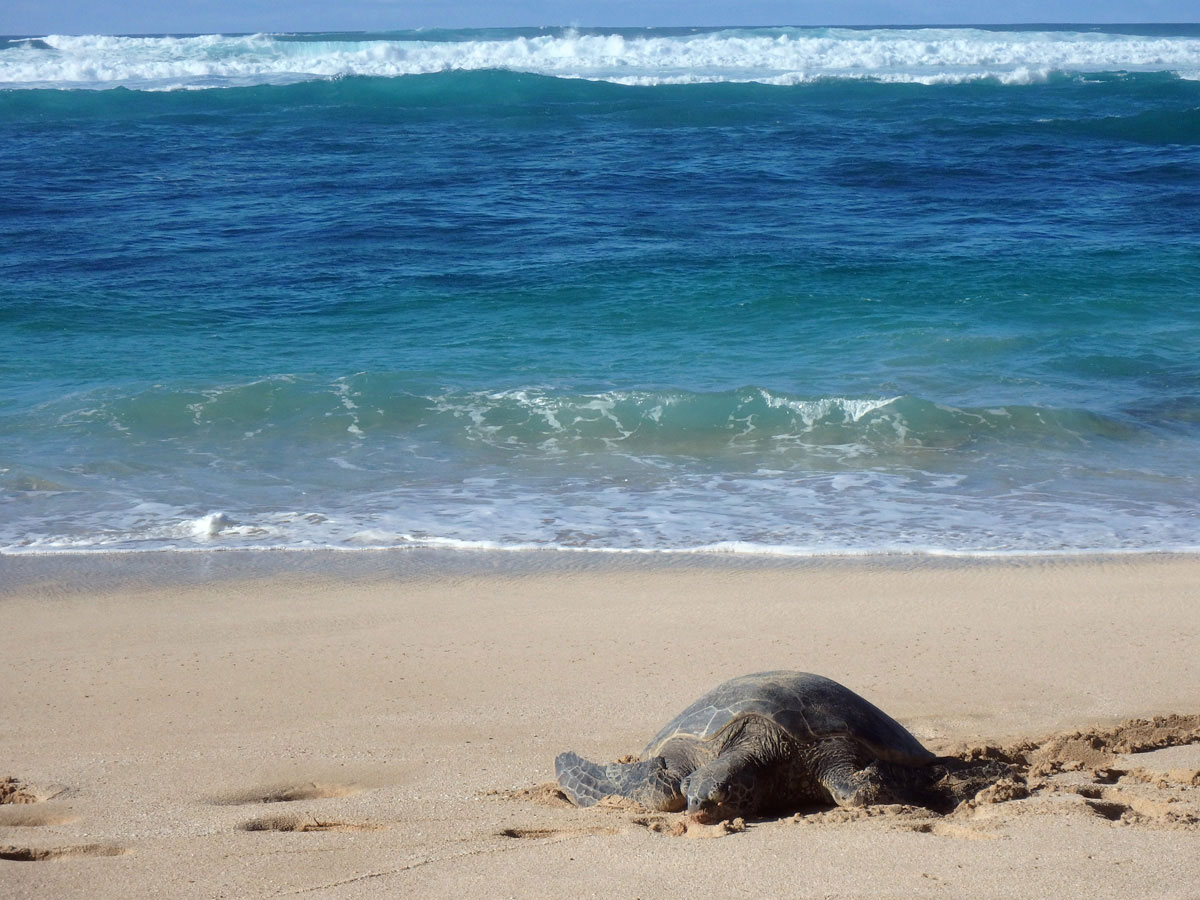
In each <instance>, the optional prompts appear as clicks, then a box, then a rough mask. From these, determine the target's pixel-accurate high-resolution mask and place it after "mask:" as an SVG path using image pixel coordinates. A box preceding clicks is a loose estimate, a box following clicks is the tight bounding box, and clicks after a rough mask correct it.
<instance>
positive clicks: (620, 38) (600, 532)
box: [0, 26, 1200, 553]
mask: <svg viewBox="0 0 1200 900" xmlns="http://www.w3.org/2000/svg"><path fill="white" fill-rule="evenodd" d="M872 41H873V43H871V42H872ZM297 48H299V49H297ZM739 54H740V55H739ZM789 54H790V55H789ZM1005 54H1008V55H1007V56H1006V55H1005ZM731 60H732V61H731ZM439 61H440V65H441V68H440V69H439V68H438V67H437V65H438V64H439ZM406 66H407V67H408V68H407V69H405V67H406ZM572 66H574V68H572ZM409 70H411V71H409ZM575 76H584V77H583V78H580V77H575ZM0 87H2V88H3V89H0V172H3V173H4V176H3V177H4V185H3V192H2V197H0V549H3V550H6V551H7V552H21V551H31V550H33V551H43V552H51V551H63V550H79V549H92V550H111V549H141V548H144V549H154V548H162V547H206V548H211V547H303V546H334V547H346V548H360V547H392V546H412V545H421V544H428V543H437V544H440V543H445V544H448V545H450V546H463V545H473V544H480V545H484V546H504V547H521V546H543V547H571V548H577V547H581V548H591V549H671V550H687V549H696V548H711V547H714V546H716V547H722V548H732V549H738V550H741V551H743V552H752V551H756V552H793V553H808V552H838V551H851V552H854V551H934V552H966V553H990V552H1008V551H1023V552H1030V551H1035V552H1042V551H1066V552H1073V551H1103V550H1116V549H1137V550H1157V549H1183V548H1193V549H1194V548H1197V547H1200V515H1198V514H1197V509H1198V508H1200V478H1198V477H1197V474H1196V471H1197V461H1198V460H1200V353H1198V352H1197V349H1196V348H1197V347H1200V309H1198V303H1197V297H1198V296H1200V28H1197V27H1196V26H1177V27H1176V26H1158V27H1155V28H1147V29H1141V30H1139V29H1136V28H1125V29H1121V30H1120V33H1118V32H1117V30H1110V31H1104V30H1099V31H1097V30H1096V29H1086V28H1083V27H1079V28H1075V29H1059V30H1056V31H1050V32H1046V31H1028V30H1020V31H1013V32H1002V31H982V30H974V29H940V30H937V31H931V32H914V31H911V30H905V31H886V32H885V31H876V32H872V31H869V30H867V31H864V30H852V31H851V30H846V31H838V30H829V29H808V30H804V29H746V30H740V31H721V32H712V31H696V32H691V31H688V30H678V29H676V30H671V31H664V32H645V31H640V32H636V33H634V32H629V33H623V34H609V33H605V32H595V33H591V32H587V33H582V34H581V33H579V32H560V31H554V32H523V33H517V32H469V33H466V32H460V33H447V34H440V33H439V34H433V35H430V34H424V35H412V34H409V35H399V34H397V35H357V36H355V35H338V36H330V35H324V36H313V35H305V36H294V37H289V36H281V37H267V36H253V37H244V38H218V37H216V36H209V37H202V38H155V39H141V40H135V39H117V38H98V37H93V38H58V37H55V36H42V37H41V39H40V40H38V41H29V40H14V41H10V42H8V43H7V44H6V43H5V42H4V41H2V40H0Z"/></svg>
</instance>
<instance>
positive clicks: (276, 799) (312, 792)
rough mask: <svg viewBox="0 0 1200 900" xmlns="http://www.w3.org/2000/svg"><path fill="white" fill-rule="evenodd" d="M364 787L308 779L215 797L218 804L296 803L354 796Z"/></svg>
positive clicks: (213, 801) (214, 799)
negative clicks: (301, 781)
mask: <svg viewBox="0 0 1200 900" xmlns="http://www.w3.org/2000/svg"><path fill="white" fill-rule="evenodd" d="M362 791H363V788H362V787H361V786H359V785H357V784H336V783H331V782H317V781H308V782H303V783H298V784H297V783H290V782H289V783H283V784H274V785H263V786H261V787H257V788H250V789H248V790H244V791H237V792H236V793H233V794H226V795H224V796H219V797H215V798H213V800H212V801H211V802H212V803H215V804H216V805H217V806H248V805H250V804H254V803H295V802H296V801H298V800H324V799H328V798H331V797H332V798H338V797H353V796H354V795H355V794H361V793H362Z"/></svg>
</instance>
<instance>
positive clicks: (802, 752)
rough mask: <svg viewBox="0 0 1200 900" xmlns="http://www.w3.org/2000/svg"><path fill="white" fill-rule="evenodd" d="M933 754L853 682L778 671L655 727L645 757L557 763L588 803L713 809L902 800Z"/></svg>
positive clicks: (713, 813)
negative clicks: (613, 798) (613, 800)
mask: <svg viewBox="0 0 1200 900" xmlns="http://www.w3.org/2000/svg"><path fill="white" fill-rule="evenodd" d="M935 759H936V757H935V756H934V755H933V754H932V753H930V752H929V751H928V750H926V749H925V748H924V747H922V746H921V744H920V743H919V742H918V741H917V739H916V738H914V737H913V736H912V735H911V734H909V733H908V732H907V731H906V730H905V729H904V727H903V726H902V725H900V723H899V722H897V721H896V720H895V719H893V718H892V717H891V716H889V715H887V713H885V712H883V711H882V710H880V709H878V708H876V707H875V706H873V705H872V704H870V703H868V702H867V701H866V700H864V699H863V698H862V697H860V696H859V695H858V694H856V693H854V692H853V691H852V690H850V689H849V688H847V687H844V686H843V685H840V684H838V683H837V682H836V681H832V680H830V679H829V678H825V677H823V676H821V675H811V674H809V673H807V672H791V671H776V672H759V673H757V674H754V675H743V676H741V677H740V678H734V679H733V680H731V681H727V682H725V683H724V684H722V685H720V686H719V687H717V688H714V689H713V690H711V691H709V692H708V693H707V694H705V695H704V696H703V697H701V698H700V699H699V700H697V701H696V702H695V703H693V704H692V705H691V706H689V707H688V708H687V709H685V710H684V711H683V712H681V713H680V714H679V715H678V716H676V717H675V718H674V719H672V720H671V721H670V722H669V723H668V724H667V726H666V727H665V728H663V730H662V731H660V732H659V733H658V734H657V735H655V736H654V739H653V740H651V741H650V743H649V744H647V745H646V749H645V751H644V752H643V753H642V758H641V761H639V762H629V763H611V764H609V765H606V766H601V765H597V764H596V763H593V762H589V761H588V760H586V759H583V758H581V757H579V756H577V755H576V754H574V753H563V754H561V755H560V756H559V757H558V758H557V759H556V760H555V761H554V769H555V773H556V775H557V776H558V784H559V786H560V787H561V788H562V789H563V791H565V792H566V793H567V795H568V796H569V797H570V798H571V799H572V800H573V801H574V802H575V803H576V804H577V805H579V806H592V805H593V804H595V803H596V802H597V801H599V800H600V799H601V798H603V797H606V796H610V795H618V796H622V797H628V798H630V799H632V800H634V801H636V802H638V803H640V804H641V805H643V806H646V807H649V808H651V809H657V810H663V811H667V812H679V811H681V810H683V809H685V808H686V809H687V810H688V812H689V813H693V814H697V815H698V816H699V817H701V818H711V819H716V818H730V817H732V816H737V815H756V814H762V813H768V812H779V811H787V812H794V811H795V810H796V809H798V808H800V807H803V806H805V805H811V804H828V803H829V802H830V801H832V802H833V803H836V804H837V805H838V806H866V805H868V804H871V803H895V802H904V800H905V799H906V795H908V794H910V793H911V790H910V789H911V786H912V784H913V783H915V782H919V781H920V778H914V777H913V776H915V775H917V770H921V769H923V768H924V767H926V766H928V765H929V764H930V763H932V762H933V761H934V760H935Z"/></svg>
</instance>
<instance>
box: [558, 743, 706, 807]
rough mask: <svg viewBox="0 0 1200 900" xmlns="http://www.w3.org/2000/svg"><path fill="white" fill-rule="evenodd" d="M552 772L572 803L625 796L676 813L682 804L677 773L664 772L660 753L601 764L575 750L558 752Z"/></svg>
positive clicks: (682, 799) (585, 804)
mask: <svg viewBox="0 0 1200 900" xmlns="http://www.w3.org/2000/svg"><path fill="white" fill-rule="evenodd" d="M554 774H555V775H556V776H557V778H558V786H559V787H561V788H562V789H563V791H564V792H565V793H566V795H567V796H568V797H570V798H571V800H572V802H574V804H575V805H576V806H595V805H596V803H598V802H599V801H600V800H602V799H603V798H605V797H611V796H618V797H628V798H629V799H630V800H634V801H636V802H637V803H640V804H641V805H642V806H645V807H647V808H649V809H657V810H662V811H663V812H677V811H678V810H681V809H683V807H684V805H685V803H686V801H685V800H684V797H683V794H682V793H680V790H679V775H678V773H675V772H670V771H668V769H667V762H666V760H665V759H663V758H662V757H661V756H656V757H654V758H653V759H646V760H642V761H641V762H635V763H609V764H608V765H606V766H601V765H598V764H597V763H594V762H592V761H590V760H587V759H584V758H583V757H582V756H579V755H577V754H575V753H562V754H559V756H558V758H557V759H556V760H554Z"/></svg>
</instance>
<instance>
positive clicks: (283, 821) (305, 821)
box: [238, 813, 388, 832]
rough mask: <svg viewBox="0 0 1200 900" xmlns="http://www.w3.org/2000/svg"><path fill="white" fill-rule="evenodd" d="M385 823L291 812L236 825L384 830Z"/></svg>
mask: <svg viewBox="0 0 1200 900" xmlns="http://www.w3.org/2000/svg"><path fill="white" fill-rule="evenodd" d="M387 828H388V826H387V825H383V824H381V823H378V822H343V821H340V820H337V819H325V818H318V817H317V816H314V815H311V814H310V813H293V814H290V815H283V816H264V817H263V818H261V819H250V820H249V821H247V822H243V823H242V824H241V825H239V826H238V830H239V831H291V832H305V831H385V830H386V829H387Z"/></svg>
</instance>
